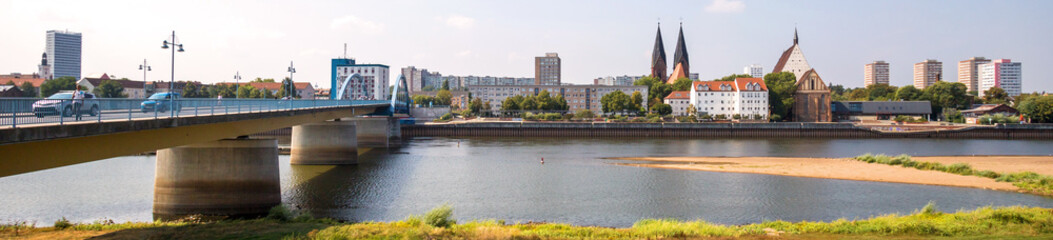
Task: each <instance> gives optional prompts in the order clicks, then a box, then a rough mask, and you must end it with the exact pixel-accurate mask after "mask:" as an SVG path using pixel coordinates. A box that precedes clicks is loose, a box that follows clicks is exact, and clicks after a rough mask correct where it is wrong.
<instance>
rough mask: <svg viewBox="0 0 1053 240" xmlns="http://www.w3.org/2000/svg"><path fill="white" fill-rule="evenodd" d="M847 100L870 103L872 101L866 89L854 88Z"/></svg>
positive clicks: (849, 92)
mask: <svg viewBox="0 0 1053 240" xmlns="http://www.w3.org/2000/svg"><path fill="white" fill-rule="evenodd" d="M847 98H848V100H852V101H868V100H870V93H868V92H867V89H866V88H854V89H852V91H848V96H847Z"/></svg>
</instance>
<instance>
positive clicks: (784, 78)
mask: <svg viewBox="0 0 1053 240" xmlns="http://www.w3.org/2000/svg"><path fill="white" fill-rule="evenodd" d="M796 83H797V76H796V75H794V74H793V73H791V72H777V73H769V74H767V75H764V85H766V86H767V87H768V104H770V105H771V113H772V114H778V115H779V116H789V115H790V107H792V106H793V102H794V100H793V92H794V91H796V90H797V89H796V88H795V87H794V84H796ZM783 118H786V119H789V117H783ZM772 120H777V119H775V118H772Z"/></svg>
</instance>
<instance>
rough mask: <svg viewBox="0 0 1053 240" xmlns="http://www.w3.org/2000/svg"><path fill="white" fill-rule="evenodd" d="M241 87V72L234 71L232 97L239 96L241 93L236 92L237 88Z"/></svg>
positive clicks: (236, 97)
mask: <svg viewBox="0 0 1053 240" xmlns="http://www.w3.org/2000/svg"><path fill="white" fill-rule="evenodd" d="M240 87H241V72H235V73H234V99H238V98H241V93H240V92H238V88H240Z"/></svg>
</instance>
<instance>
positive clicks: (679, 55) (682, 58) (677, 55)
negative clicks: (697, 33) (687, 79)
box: [673, 23, 691, 81]
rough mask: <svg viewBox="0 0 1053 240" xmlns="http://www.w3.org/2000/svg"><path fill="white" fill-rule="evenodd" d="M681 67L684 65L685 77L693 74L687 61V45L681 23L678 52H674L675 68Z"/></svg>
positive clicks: (677, 41)
mask: <svg viewBox="0 0 1053 240" xmlns="http://www.w3.org/2000/svg"><path fill="white" fill-rule="evenodd" d="M679 65H683V68H684V74H685V75H688V74H690V73H691V64H688V60H687V44H686V43H684V24H683V23H680V36H678V37H677V39H676V50H674V51H673V67H674V68H676V67H680V66H679ZM673 80H674V81H675V80H676V79H673Z"/></svg>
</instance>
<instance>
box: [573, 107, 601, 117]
mask: <svg viewBox="0 0 1053 240" xmlns="http://www.w3.org/2000/svg"><path fill="white" fill-rule="evenodd" d="M574 116H575V117H577V118H581V119H593V118H596V114H595V113H593V112H592V111H589V110H585V109H582V110H578V112H577V113H574Z"/></svg>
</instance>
